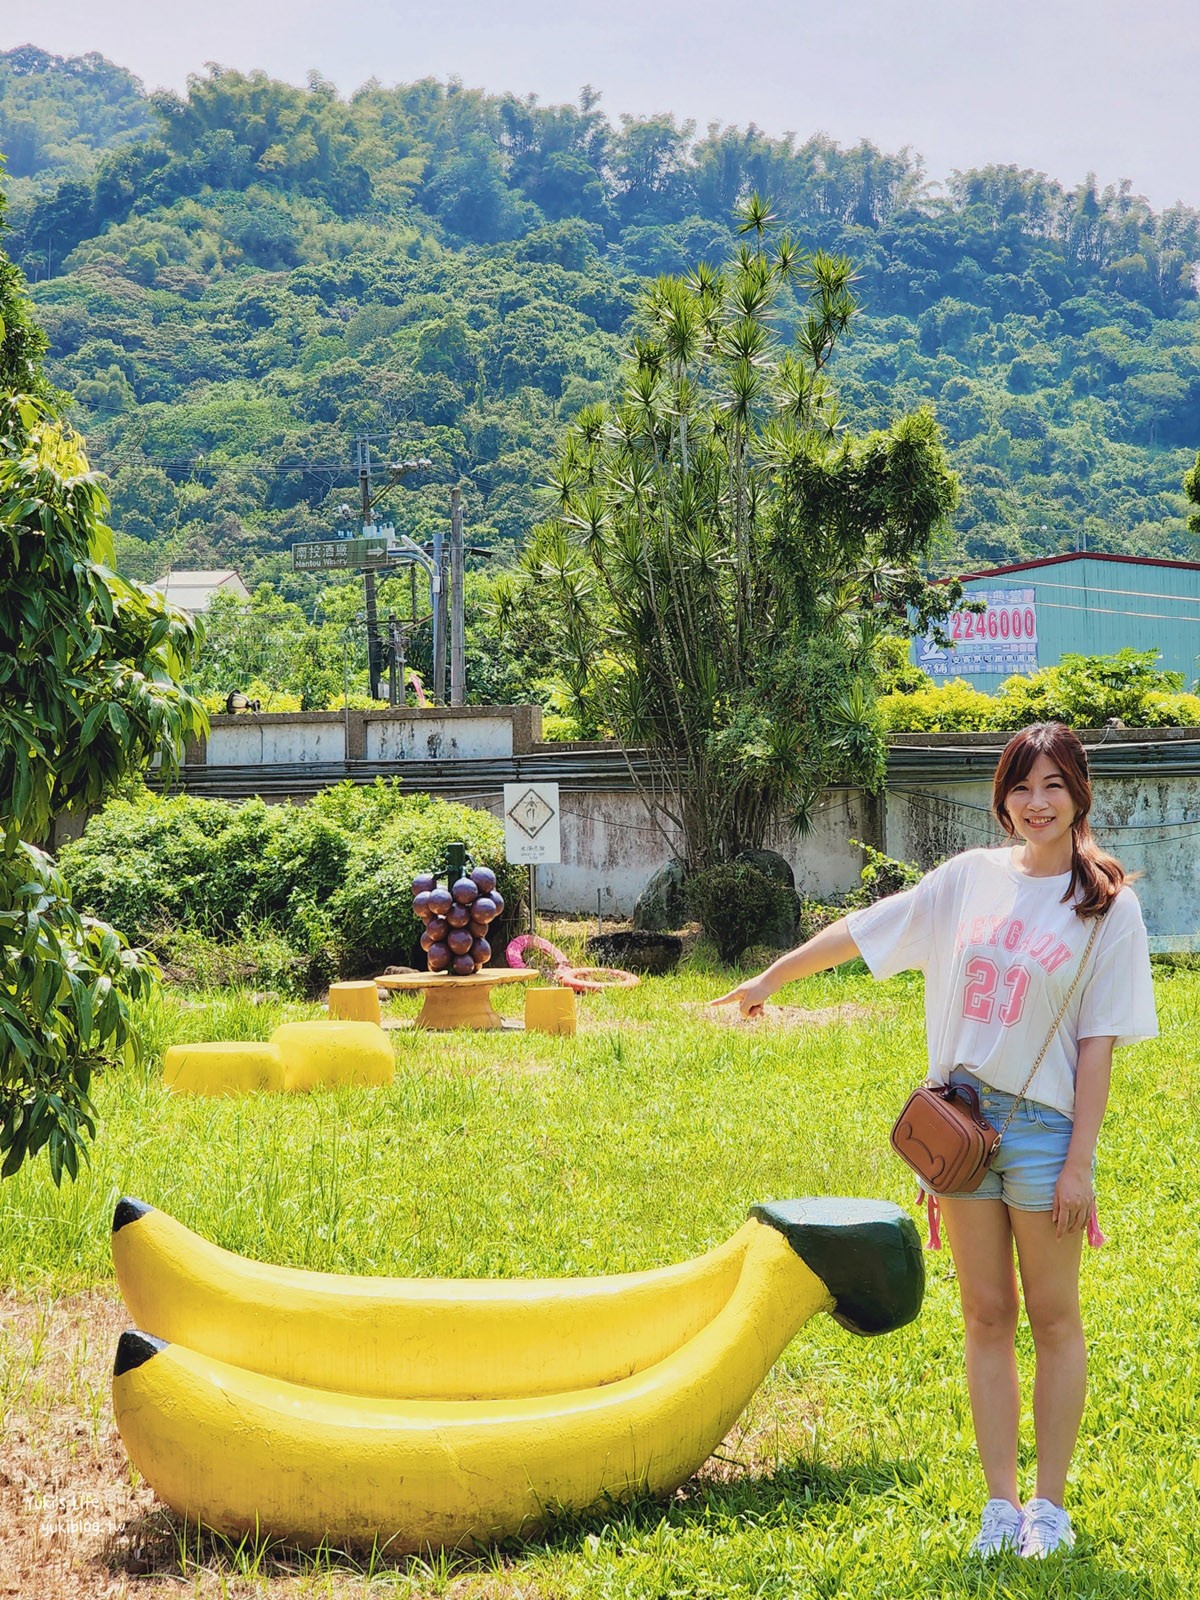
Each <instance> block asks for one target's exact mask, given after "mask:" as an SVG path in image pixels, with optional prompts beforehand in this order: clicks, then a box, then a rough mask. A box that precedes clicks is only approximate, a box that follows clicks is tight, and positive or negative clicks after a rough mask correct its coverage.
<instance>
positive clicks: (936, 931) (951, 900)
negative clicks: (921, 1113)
mask: <svg viewBox="0 0 1200 1600" xmlns="http://www.w3.org/2000/svg"><path fill="white" fill-rule="evenodd" d="M1069 882H1070V873H1064V874H1063V875H1062V876H1061V877H1055V878H1031V877H1029V876H1027V875H1026V874H1025V873H1023V872H1018V871H1017V869H1016V867H1015V866H1014V865H1013V861H1012V849H1011V847H1010V846H1008V845H1005V846H1004V847H1003V848H1002V849H999V850H967V851H964V852H963V854H962V855H958V856H955V857H954V858H953V859H952V860H950V861H946V862H943V863H942V865H941V866H940V867H935V868H934V869H933V871H932V872H929V873H927V874H926V875H925V877H923V878H922V879H921V881H920V883H918V884H916V885H915V887H913V888H912V889H907V890H905V891H904V893H902V894H895V895H891V896H889V898H888V899H886V900H879V901H877V902H876V903H875V904H874V905H873V906H865V907H863V909H862V910H860V911H852V912H850V914H849V916H848V918H847V921H848V923H849V927H850V932H851V934H852V936H853V938H854V942H855V944H856V945H857V946H858V948H859V950H860V951H861V952H862V956H863V959H864V961H865V962H866V963H867V965H868V967H870V969H871V972H872V974H873V975H874V976H875V977H876V978H890V977H892V976H893V974H894V973H897V972H905V971H908V970H909V969H910V968H916V969H917V970H918V971H921V972H923V973H924V974H925V1031H926V1037H927V1040H928V1045H929V1077H930V1081H931V1082H934V1083H946V1082H947V1081H948V1080H949V1077H950V1071H951V1069H952V1068H953V1067H955V1066H964V1067H968V1068H969V1069H970V1070H971V1071H972V1072H974V1073H975V1074H976V1075H977V1076H978V1077H980V1078H982V1079H983V1081H984V1082H985V1083H989V1084H991V1085H992V1087H993V1088H996V1089H1002V1090H1004V1091H1006V1092H1007V1093H1008V1094H1020V1092H1021V1086H1022V1084H1023V1083H1024V1082H1025V1079H1026V1077H1027V1075H1028V1073H1029V1069H1030V1067H1032V1065H1033V1063H1034V1061H1035V1060H1036V1058H1037V1053H1038V1051H1039V1050H1040V1049H1041V1048H1042V1045H1043V1044H1044V1043H1045V1042H1046V1035H1047V1034H1048V1033H1049V1031H1050V1024H1051V1023H1052V1022H1053V1021H1054V1018H1055V1016H1056V1015H1057V1013H1058V1008H1059V1006H1060V1005H1061V1004H1062V1001H1063V997H1064V995H1065V994H1066V992H1067V990H1068V988H1069V987H1070V984H1071V980H1072V979H1073V978H1074V976H1075V971H1076V968H1077V967H1078V965H1079V959H1080V957H1081V956H1082V954H1083V951H1084V947H1085V945H1086V944H1087V940H1088V935H1089V934H1090V932H1091V922H1090V920H1088V919H1085V918H1082V917H1077V916H1076V915H1075V911H1074V906H1073V905H1063V904H1062V897H1063V895H1064V894H1065V893H1066V891H1067V885H1068V884H1069ZM1157 1033H1158V1021H1157V1018H1156V1016H1155V1012H1154V989H1153V985H1152V983H1151V979H1150V950H1149V946H1148V944H1147V941H1146V929H1145V925H1144V923H1143V922H1142V910H1141V907H1140V906H1139V905H1138V901H1137V896H1136V895H1135V894H1134V892H1133V890H1132V889H1130V888H1128V887H1126V888H1123V889H1121V890H1120V892H1119V893H1118V894H1117V896H1116V898H1115V899H1114V901H1113V903H1112V905H1111V906H1110V907H1109V909H1108V911H1107V912H1106V913H1105V915H1104V917H1103V919H1102V921H1101V924H1100V930H1099V932H1098V933H1097V935H1096V942H1095V943H1094V944H1093V946H1092V951H1091V954H1090V955H1089V957H1088V963H1087V970H1086V971H1085V972H1084V974H1083V976H1082V978H1081V979H1080V981H1079V985H1078V987H1077V988H1076V990H1075V993H1074V994H1073V995H1072V997H1071V1004H1070V1006H1069V1007H1068V1009H1067V1014H1066V1016H1065V1017H1064V1018H1063V1020H1062V1022H1061V1023H1060V1024H1059V1027H1058V1030H1057V1032H1056V1034H1055V1037H1054V1038H1053V1040H1052V1041H1051V1043H1050V1048H1049V1049H1048V1050H1047V1051H1046V1056H1045V1059H1044V1060H1043V1062H1042V1064H1041V1066H1040V1067H1039V1068H1038V1072H1037V1076H1036V1077H1035V1078H1034V1080H1033V1082H1032V1083H1031V1084H1030V1086H1029V1089H1028V1090H1027V1091H1026V1093H1027V1097H1028V1098H1029V1099H1030V1100H1037V1101H1039V1102H1040V1103H1042V1104H1043V1105H1048V1106H1053V1107H1054V1108H1055V1109H1056V1110H1058V1111H1062V1112H1064V1113H1065V1114H1066V1115H1067V1116H1069V1117H1070V1116H1073V1115H1074V1113H1075V1067H1076V1062H1077V1059H1078V1045H1079V1040H1080V1039H1088V1038H1093V1037H1096V1036H1104V1035H1112V1036H1113V1037H1115V1039H1116V1042H1117V1044H1118V1045H1123V1044H1135V1043H1136V1042H1137V1041H1138V1040H1139V1039H1153V1038H1154V1037H1155V1036H1156V1035H1157Z"/></svg>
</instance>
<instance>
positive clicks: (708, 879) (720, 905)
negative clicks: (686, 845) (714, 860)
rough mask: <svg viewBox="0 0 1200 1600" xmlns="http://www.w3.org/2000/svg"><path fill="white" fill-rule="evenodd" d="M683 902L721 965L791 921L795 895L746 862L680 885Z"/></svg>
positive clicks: (710, 869)
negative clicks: (711, 944) (721, 962)
mask: <svg viewBox="0 0 1200 1600" xmlns="http://www.w3.org/2000/svg"><path fill="white" fill-rule="evenodd" d="M684 896H685V898H686V900H687V906H688V910H689V911H690V912H691V914H692V915H693V916H694V917H695V918H696V919H697V921H698V922H699V923H700V926H701V927H702V928H703V929H704V931H705V933H707V934H708V935H709V937H710V938H711V939H712V940H713V942H714V944H715V945H716V947H717V954H718V956H719V957H720V958H721V960H722V961H724V962H731V961H735V960H736V959H737V957H738V956H739V955H741V953H742V951H743V950H745V948H746V947H747V945H751V944H755V943H757V942H758V941H759V939H761V937H762V932H763V929H764V928H770V927H773V926H778V924H779V923H780V922H782V921H785V920H787V921H791V920H794V918H795V914H796V905H797V900H796V891H795V890H794V889H789V888H788V887H787V886H786V885H785V884H782V883H778V882H776V880H775V879H774V878H769V877H768V876H767V874H766V873H765V872H760V871H759V870H758V868H757V867H752V866H750V865H748V864H747V863H746V862H744V861H726V862H722V863H721V864H720V865H719V866H715V867H707V868H705V869H704V870H703V871H702V872H697V873H694V874H693V875H692V876H691V877H690V878H689V879H688V880H687V882H686V883H685V884H684Z"/></svg>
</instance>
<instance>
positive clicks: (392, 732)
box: [362, 706, 542, 761]
mask: <svg viewBox="0 0 1200 1600" xmlns="http://www.w3.org/2000/svg"><path fill="white" fill-rule="evenodd" d="M363 721H364V728H365V731H364V748H363V752H362V754H363V758H364V759H365V760H367V761H455V760H460V761H483V760H488V759H497V760H499V759H503V758H505V757H507V756H514V755H520V754H522V752H523V751H526V750H528V749H529V748H530V746H531V744H532V742H533V740H534V739H537V738H539V737H540V736H541V731H542V726H541V725H542V713H541V709H540V708H539V707H537V706H501V707H491V706H478V707H476V706H464V707H462V708H461V709H460V708H450V707H438V708H437V709H436V710H430V711H420V712H413V713H411V714H409V715H407V716H406V715H397V713H395V712H376V711H368V712H367V713H365V716H364V718H363Z"/></svg>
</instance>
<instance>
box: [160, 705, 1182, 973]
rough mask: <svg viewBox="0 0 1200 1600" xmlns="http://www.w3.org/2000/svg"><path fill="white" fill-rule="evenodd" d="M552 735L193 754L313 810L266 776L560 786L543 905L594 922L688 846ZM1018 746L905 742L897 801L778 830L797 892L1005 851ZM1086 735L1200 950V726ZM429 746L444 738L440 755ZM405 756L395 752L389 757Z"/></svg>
mask: <svg viewBox="0 0 1200 1600" xmlns="http://www.w3.org/2000/svg"><path fill="white" fill-rule="evenodd" d="M539 732H540V719H539V717H538V714H537V712H536V709H535V708H532V707H528V706H517V707H487V708H483V707H464V708H462V709H461V710H454V711H450V710H446V709H444V708H437V709H436V710H430V711H424V712H414V711H407V712H401V711H393V712H388V711H380V712H366V713H364V712H350V713H348V714H346V715H345V716H343V715H342V714H341V713H335V712H325V713H313V714H309V715H305V716H298V717H287V716H281V717H270V716H245V715H240V716H237V717H215V718H213V732H212V735H211V736H210V738H209V741H208V748H207V751H206V750H205V749H204V747H203V746H196V747H193V749H192V750H191V751H189V768H190V770H191V771H192V772H193V773H197V772H203V770H204V768H205V762H206V758H207V765H208V767H210V768H211V767H213V766H220V765H225V766H227V767H235V766H238V765H239V764H240V765H242V766H245V767H246V768H247V769H251V768H253V767H254V766H256V765H258V764H259V763H265V764H266V765H264V766H263V769H262V773H261V775H260V776H259V777H258V778H257V780H256V778H255V775H254V774H253V773H252V771H250V770H247V772H246V776H245V778H244V779H243V778H242V777H241V775H240V773H239V774H238V775H237V784H238V787H236V789H232V788H226V789H224V790H217V791H212V790H210V791H207V792H225V793H239V794H248V793H255V792H262V793H264V794H266V795H268V796H270V797H274V798H282V799H286V798H293V799H302V798H303V797H304V792H303V791H300V790H295V791H293V790H292V789H289V788H288V787H287V783H288V782H291V781H292V780H291V779H287V780H281V782H282V783H283V786H282V787H281V788H276V789H274V790H273V789H272V788H271V787H270V784H269V782H268V776H269V775H268V773H267V765H269V764H270V763H271V762H276V763H288V762H294V763H299V764H303V763H305V762H310V763H316V762H328V761H332V762H334V763H339V762H341V763H343V767H342V768H341V769H340V770H337V771H334V770H332V769H331V770H330V771H328V772H324V773H322V774H320V776H319V777H317V776H316V775H315V774H313V775H312V776H313V786H312V787H313V788H315V787H317V786H319V785H320V784H323V783H327V782H335V781H337V780H338V778H339V777H341V776H355V777H358V778H360V779H361V778H362V777H363V776H364V774H363V770H362V768H361V767H358V768H345V767H344V762H345V760H347V759H348V760H349V761H350V762H352V763H356V762H357V763H371V762H375V763H378V764H379V766H380V767H381V768H382V771H383V773H385V774H386V773H387V772H388V770H389V766H390V763H391V762H392V761H393V760H394V761H395V762H396V766H395V769H394V770H395V772H396V775H398V776H400V777H402V778H403V781H404V782H405V783H406V784H408V785H410V786H412V787H413V788H428V789H429V790H430V791H431V792H433V793H444V794H446V795H447V796H449V797H452V798H455V799H462V800H465V801H467V802H468V803H469V804H472V805H478V806H482V807H485V808H486V809H488V810H490V811H492V812H493V813H494V814H495V815H496V816H497V817H499V816H500V815H501V813H502V792H503V789H502V786H503V784H504V782H506V781H515V780H516V779H517V778H518V777H522V778H531V779H533V778H536V779H541V780H548V781H557V782H559V783H560V796H561V816H562V845H563V860H562V862H561V863H560V864H558V865H554V866H544V867H540V868H539V869H538V901H539V905H540V906H541V907H542V908H543V909H545V910H556V911H564V912H583V913H595V911H596V909H597V898H596V897H597V892H599V895H600V909H601V910H602V911H603V912H604V914H605V915H608V916H614V917H619V916H626V915H628V914H629V913H630V912H631V911H632V909H633V905H634V902H635V900H636V899H637V896H638V894H639V893H640V891H641V889H642V888H643V886H644V885H645V883H646V882H647V880H648V879H649V878H650V876H651V875H652V874H653V873H654V872H656V871H657V870H658V868H659V867H660V866H662V865H663V864H664V863H665V862H666V861H667V860H669V859H670V857H671V856H672V855H674V854H675V853H676V848H677V846H676V841H675V839H674V838H673V836H672V835H671V833H670V831H669V829H668V830H667V831H664V830H663V829H662V828H660V827H659V826H658V825H657V824H656V823H655V822H654V820H653V819H652V818H651V816H650V814H649V812H648V811H647V808H646V805H645V803H644V802H643V800H642V798H641V795H640V794H639V793H638V792H637V789H636V787H635V786H634V784H633V781H632V779H631V778H630V777H629V768H628V763H627V762H626V761H625V760H624V758H622V759H620V760H617V759H616V758H615V757H614V755H613V753H612V751H611V749H610V748H608V747H601V746H578V747H572V746H553V745H545V744H537V743H536V739H537V735H538V733H539ZM1005 738H1006V735H1004V734H953V735H948V734H928V735H919V734H906V735H899V736H896V737H894V738H893V739H892V741H891V746H890V750H889V757H888V778H887V791H886V795H884V796H880V797H876V798H872V797H870V796H866V795H864V794H863V793H862V792H861V791H859V790H854V789H836V790H830V791H829V792H828V793H827V795H826V797H825V800H824V803H823V804H822V805H821V806H820V807H819V808H818V811H817V814H816V818H815V826H814V828H813V831H812V832H811V833H810V834H809V836H808V837H807V838H805V839H801V840H798V839H796V838H795V837H794V836H792V835H791V834H790V833H789V832H788V831H787V830H786V829H784V828H780V829H779V830H778V832H777V833H776V835H775V837H773V838H772V839H770V840H769V841H768V843H769V844H770V846H771V848H773V849H775V850H778V851H779V853H780V854H781V855H783V856H785V857H786V858H787V860H788V861H789V862H791V864H792V868H793V871H794V872H795V875H796V882H797V887H798V888H799V889H800V891H801V893H802V894H804V895H805V896H807V897H809V898H813V899H828V898H831V897H833V896H836V895H838V894H840V893H844V892H845V891H846V890H848V889H851V888H853V887H854V886H855V885H856V883H857V882H858V874H859V870H860V867H861V864H862V853H861V851H860V850H859V849H858V848H857V847H856V846H855V845H853V844H852V843H851V840H863V841H865V842H866V843H869V844H872V845H875V846H876V848H879V849H882V850H884V851H886V852H887V854H889V855H892V856H898V857H901V858H902V859H904V860H910V861H916V862H918V863H919V864H920V865H921V866H923V867H930V866H933V865H934V864H935V863H936V862H938V861H941V860H944V859H945V857H946V856H949V855H952V854H954V852H955V851H958V850H962V849H966V848H968V847H970V846H972V845H990V844H996V843H999V842H1000V835H999V833H998V831H997V830H996V828H995V825H994V824H993V822H992V820H991V815H990V811H989V805H990V800H991V773H992V771H993V769H994V767H995V761H996V756H997V754H998V751H999V748H1000V746H1002V745H1003V743H1004V740H1005ZM1084 738H1085V743H1087V745H1088V746H1089V749H1090V751H1091V764H1092V775H1093V784H1094V792H1095V806H1094V810H1093V825H1094V827H1095V831H1096V833H1097V834H1098V836H1099V837H1100V839H1101V841H1102V843H1103V844H1104V845H1105V846H1106V847H1107V848H1109V849H1111V850H1113V851H1114V852H1115V853H1116V854H1117V855H1119V856H1120V857H1121V859H1122V860H1123V861H1124V862H1125V864H1126V866H1127V867H1129V868H1130V869H1133V870H1136V871H1138V872H1139V873H1140V874H1141V879H1140V882H1139V884H1138V894H1139V897H1140V899H1141V902H1142V906H1143V909H1144V911H1145V915H1146V923H1147V927H1148V928H1149V931H1150V934H1151V937H1152V939H1153V941H1154V944H1155V946H1156V947H1157V948H1159V949H1169V948H1193V947H1196V948H1200V848H1198V846H1200V736H1198V735H1197V730H1195V729H1163V730H1160V731H1156V732H1154V733H1147V732H1145V731H1139V730H1133V729H1127V730H1116V731H1114V730H1100V731H1098V732H1096V733H1089V734H1085V735H1084ZM431 741H437V744H436V748H437V751H438V754H437V755H436V756H435V755H434V743H433V742H431ZM392 751H395V752H396V755H395V756H392V755H391V754H390V753H387V752H392ZM316 752H320V754H317V753H316ZM435 762H436V763H437V765H436V767H435V765H434V763H435ZM470 763H474V764H475V765H470ZM493 763H494V765H493ZM422 768H426V769H427V771H423V770H422ZM184 779H185V783H186V781H187V771H186V770H185V774H184ZM256 781H257V783H258V784H259V785H260V786H261V788H260V789H256V788H255V783H256ZM198 787H199V786H198ZM307 792H309V793H311V792H312V788H310V789H309V790H308V791H307Z"/></svg>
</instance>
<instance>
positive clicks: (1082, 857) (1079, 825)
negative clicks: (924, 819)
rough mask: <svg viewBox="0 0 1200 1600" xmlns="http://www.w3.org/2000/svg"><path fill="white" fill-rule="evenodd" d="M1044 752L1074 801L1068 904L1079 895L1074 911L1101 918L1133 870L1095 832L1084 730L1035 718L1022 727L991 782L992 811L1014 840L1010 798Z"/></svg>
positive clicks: (1003, 756)
mask: <svg viewBox="0 0 1200 1600" xmlns="http://www.w3.org/2000/svg"><path fill="white" fill-rule="evenodd" d="M1039 756H1049V757H1050V759H1051V761H1053V763H1054V765H1055V766H1056V767H1057V768H1058V770H1059V772H1061V773H1062V777H1063V782H1064V783H1065V784H1066V786H1067V793H1068V794H1069V795H1070V796H1071V799H1072V800H1073V801H1074V803H1075V820H1074V822H1072V824H1071V881H1070V883H1069V884H1068V885H1067V892H1066V894H1064V895H1063V897H1062V903H1063V905H1068V904H1070V902H1071V901H1072V900H1074V899H1075V896H1076V894H1078V895H1079V900H1078V903H1077V904H1076V906H1075V914H1076V916H1080V917H1102V916H1103V915H1104V913H1105V912H1106V911H1107V910H1108V908H1109V906H1110V905H1112V903H1113V901H1114V900H1115V899H1116V897H1117V894H1118V893H1119V892H1120V889H1121V885H1122V884H1124V883H1128V881H1129V874H1128V873H1127V872H1126V871H1125V868H1124V867H1123V866H1122V865H1121V863H1120V862H1119V861H1118V860H1117V858H1116V857H1115V856H1110V855H1109V854H1107V852H1106V851H1104V850H1101V848H1100V846H1099V845H1098V844H1097V843H1096V841H1095V839H1094V838H1093V837H1092V830H1091V827H1090V826H1089V824H1088V812H1089V811H1090V810H1091V809H1092V782H1091V779H1090V777H1089V776H1088V764H1087V752H1086V751H1085V750H1084V748H1083V745H1082V743H1081V741H1080V738H1079V735H1078V734H1077V733H1076V732H1075V731H1074V729H1072V728H1068V727H1067V726H1066V724H1065V723H1062V722H1035V723H1034V724H1033V726H1032V727H1029V728H1022V730H1021V732H1020V733H1018V734H1014V735H1013V737H1012V738H1011V739H1010V740H1009V741H1008V743H1007V744H1006V745H1005V746H1004V750H1003V752H1002V753H1001V756H1000V761H999V763H998V765H997V767H996V776H995V779H994V780H993V783H992V811H993V813H994V814H995V817H996V821H997V822H998V823H999V824H1000V826H1001V827H1002V828H1003V829H1004V831H1005V833H1006V834H1007V835H1008V837H1009V838H1010V839H1011V838H1012V837H1013V836H1014V834H1015V833H1016V831H1017V830H1016V829H1015V828H1014V827H1013V822H1012V818H1011V817H1010V816H1009V814H1008V797H1009V795H1010V794H1011V793H1012V791H1013V788H1014V787H1015V785H1016V784H1018V783H1020V782H1021V780H1022V779H1023V778H1027V777H1028V776H1029V773H1030V771H1031V769H1032V767H1033V764H1034V762H1035V761H1036V760H1037V759H1038V757H1039Z"/></svg>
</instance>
